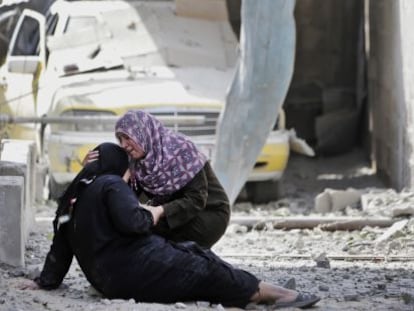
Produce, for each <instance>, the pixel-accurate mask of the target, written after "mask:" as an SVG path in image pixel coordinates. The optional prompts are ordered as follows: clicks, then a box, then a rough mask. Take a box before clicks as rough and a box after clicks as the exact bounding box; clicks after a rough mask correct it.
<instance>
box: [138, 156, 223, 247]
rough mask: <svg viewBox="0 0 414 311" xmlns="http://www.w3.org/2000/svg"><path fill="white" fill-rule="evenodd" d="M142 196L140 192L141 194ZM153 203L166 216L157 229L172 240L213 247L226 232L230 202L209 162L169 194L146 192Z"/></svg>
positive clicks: (158, 232) (160, 233) (156, 230)
mask: <svg viewBox="0 0 414 311" xmlns="http://www.w3.org/2000/svg"><path fill="white" fill-rule="evenodd" d="M138 195H139V193H138ZM145 196H146V197H147V198H150V203H151V205H153V206H157V205H162V206H163V208H164V213H165V217H164V218H161V219H160V221H159V223H158V225H157V226H156V228H155V232H156V233H157V234H159V235H161V236H163V237H165V238H167V239H169V240H172V241H176V242H180V241H194V242H197V244H199V245H200V246H203V247H207V248H210V247H211V246H213V244H214V243H216V242H217V241H218V240H219V239H220V238H221V237H222V235H223V234H224V232H225V231H226V228H227V225H228V223H229V219H230V204H229V200H228V198H227V195H226V193H225V192H224V189H223V187H222V185H221V184H220V182H219V181H218V179H217V177H216V175H215V173H214V171H213V169H212V168H211V166H210V163H208V162H207V163H206V164H205V165H204V167H203V169H202V170H201V171H200V172H199V173H198V174H197V175H196V176H194V178H193V179H192V180H191V181H190V182H189V183H188V184H187V185H185V187H183V188H182V189H180V190H178V191H177V192H175V193H174V194H172V195H170V196H154V195H151V194H150V193H146V192H145Z"/></svg>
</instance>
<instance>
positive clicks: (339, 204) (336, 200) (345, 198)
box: [315, 188, 362, 213]
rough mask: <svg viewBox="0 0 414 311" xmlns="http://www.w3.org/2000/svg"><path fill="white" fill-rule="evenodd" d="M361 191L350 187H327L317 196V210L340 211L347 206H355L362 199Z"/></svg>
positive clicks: (326, 211) (322, 211)
mask: <svg viewBox="0 0 414 311" xmlns="http://www.w3.org/2000/svg"><path fill="white" fill-rule="evenodd" d="M361 195H362V193H361V191H359V190H356V189H352V188H349V189H347V190H334V189H325V191H324V192H322V193H320V194H318V195H317V196H316V198H315V210H316V211H317V212H319V213H329V212H338V211H343V210H345V208H346V207H348V206H351V207H354V206H355V205H357V204H358V203H359V202H360V200H361Z"/></svg>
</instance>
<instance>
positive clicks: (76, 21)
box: [64, 16, 98, 33]
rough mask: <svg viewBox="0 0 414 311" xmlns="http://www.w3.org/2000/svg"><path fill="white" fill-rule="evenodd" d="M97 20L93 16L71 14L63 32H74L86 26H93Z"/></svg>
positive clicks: (96, 23)
mask: <svg viewBox="0 0 414 311" xmlns="http://www.w3.org/2000/svg"><path fill="white" fill-rule="evenodd" d="M97 25H98V21H97V19H96V18H95V17H94V16H73V17H70V18H69V19H68V22H67V24H66V27H65V30H64V32H65V33H69V32H76V31H79V30H82V29H84V28H87V27H95V26H97Z"/></svg>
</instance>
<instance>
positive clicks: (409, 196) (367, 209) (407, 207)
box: [361, 189, 414, 217]
mask: <svg viewBox="0 0 414 311" xmlns="http://www.w3.org/2000/svg"><path fill="white" fill-rule="evenodd" d="M413 206H414V192H412V191H408V190H403V191H401V192H400V193H397V192H396V191H395V190H393V189H387V190H384V191H378V190H377V191H374V192H368V193H365V194H363V195H362V196H361V208H362V211H363V212H364V213H366V214H368V215H377V216H378V215H383V216H387V217H397V216H402V215H408V216H413V215H414V208H413Z"/></svg>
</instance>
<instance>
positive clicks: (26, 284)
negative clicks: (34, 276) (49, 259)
mask: <svg viewBox="0 0 414 311" xmlns="http://www.w3.org/2000/svg"><path fill="white" fill-rule="evenodd" d="M17 288H18V289H21V290H36V289H40V286H39V285H38V284H37V283H36V282H35V281H32V280H25V281H23V282H22V283H21V284H19V285H17Z"/></svg>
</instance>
